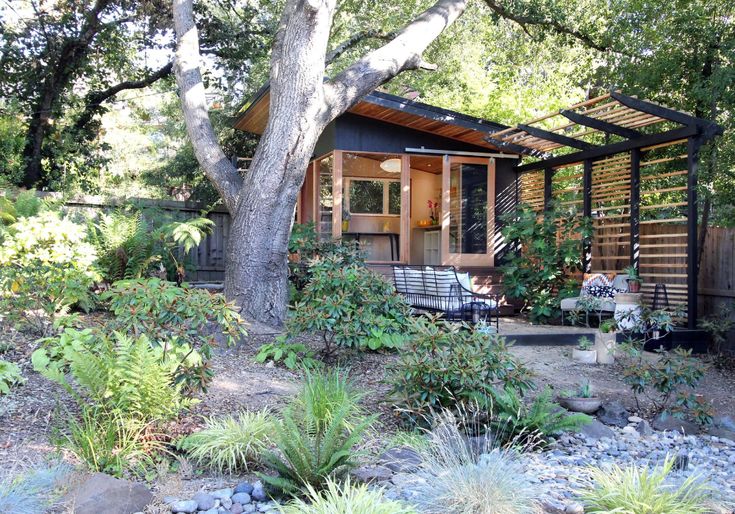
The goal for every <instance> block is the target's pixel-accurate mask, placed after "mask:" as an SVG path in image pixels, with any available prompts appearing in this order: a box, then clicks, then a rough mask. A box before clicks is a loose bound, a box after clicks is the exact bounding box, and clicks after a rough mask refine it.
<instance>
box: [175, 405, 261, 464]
mask: <svg viewBox="0 0 735 514" xmlns="http://www.w3.org/2000/svg"><path fill="white" fill-rule="evenodd" d="M272 431H273V420H272V419H271V416H270V413H268V412H267V411H261V412H243V413H241V414H240V415H239V416H237V418H235V417H233V416H227V417H224V418H219V419H218V418H209V419H208V420H207V422H206V426H205V427H204V428H203V429H202V430H199V431H198V432H194V433H193V434H191V435H189V436H187V437H185V438H184V439H183V440H182V441H181V443H180V445H179V446H180V447H181V449H183V450H185V451H186V452H187V453H188V454H189V456H190V457H191V458H192V459H194V460H195V461H196V462H198V463H199V464H201V465H206V466H208V467H210V468H212V469H214V470H217V471H219V472H227V473H235V472H238V471H248V463H252V462H259V461H260V455H261V454H262V453H263V452H264V451H265V450H266V449H267V448H268V445H269V443H270V436H271V434H272Z"/></svg>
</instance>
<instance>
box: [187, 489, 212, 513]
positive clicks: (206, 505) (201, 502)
mask: <svg viewBox="0 0 735 514" xmlns="http://www.w3.org/2000/svg"><path fill="white" fill-rule="evenodd" d="M192 500H194V501H195V502H197V508H198V509H199V510H209V509H212V508H214V501H215V498H214V496H212V495H211V494H207V493H201V492H200V493H196V494H195V495H194V497H193V498H192Z"/></svg>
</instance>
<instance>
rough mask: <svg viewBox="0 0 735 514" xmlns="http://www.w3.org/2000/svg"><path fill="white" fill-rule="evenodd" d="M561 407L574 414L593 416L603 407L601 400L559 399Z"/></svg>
mask: <svg viewBox="0 0 735 514" xmlns="http://www.w3.org/2000/svg"><path fill="white" fill-rule="evenodd" d="M558 401H559V405H561V406H562V407H564V408H565V409H567V410H570V411H572V412H583V413H585V414H592V413H593V412H595V411H596V410H597V409H599V408H600V405H602V400H600V399H599V398H559V399H558Z"/></svg>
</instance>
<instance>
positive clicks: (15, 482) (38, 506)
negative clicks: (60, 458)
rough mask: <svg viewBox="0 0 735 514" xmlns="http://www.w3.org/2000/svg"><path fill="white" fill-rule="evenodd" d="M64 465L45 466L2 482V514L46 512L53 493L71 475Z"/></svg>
mask: <svg viewBox="0 0 735 514" xmlns="http://www.w3.org/2000/svg"><path fill="white" fill-rule="evenodd" d="M69 471H70V470H69V468H68V467H67V466H64V465H55V466H43V467H38V468H34V469H31V470H29V471H28V472H26V473H23V474H20V475H17V476H15V477H11V476H8V477H5V478H4V479H2V480H0V512H12V513H14V514H37V513H39V512H46V509H47V508H48V506H49V504H50V503H51V502H52V501H53V500H54V499H55V498H54V497H53V492H54V491H56V490H57V489H58V486H59V485H62V483H63V480H64V478H66V477H67V475H68V474H69Z"/></svg>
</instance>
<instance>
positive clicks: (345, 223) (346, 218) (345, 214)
mask: <svg viewBox="0 0 735 514" xmlns="http://www.w3.org/2000/svg"><path fill="white" fill-rule="evenodd" d="M350 218H352V214H350V211H348V210H347V209H342V232H349V230H350Z"/></svg>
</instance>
